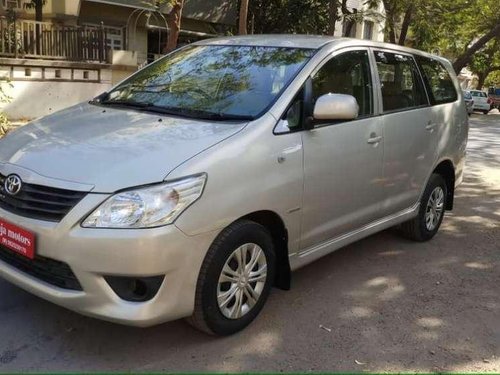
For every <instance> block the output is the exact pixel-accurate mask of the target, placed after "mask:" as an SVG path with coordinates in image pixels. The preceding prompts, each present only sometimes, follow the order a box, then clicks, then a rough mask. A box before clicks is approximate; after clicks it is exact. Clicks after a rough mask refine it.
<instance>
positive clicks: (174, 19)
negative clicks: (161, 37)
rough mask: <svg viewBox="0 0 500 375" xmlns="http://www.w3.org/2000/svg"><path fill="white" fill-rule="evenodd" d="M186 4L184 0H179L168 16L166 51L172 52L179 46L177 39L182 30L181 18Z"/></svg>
mask: <svg viewBox="0 0 500 375" xmlns="http://www.w3.org/2000/svg"><path fill="white" fill-rule="evenodd" d="M183 6H184V0H177V1H176V2H175V3H174V5H173V7H172V10H171V11H170V14H169V15H168V17H167V23H168V28H169V30H168V38H167V46H166V48H165V53H169V52H172V51H173V50H175V49H176V48H177V41H178V40H179V33H180V31H181V19H182V8H183Z"/></svg>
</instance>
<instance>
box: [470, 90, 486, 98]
mask: <svg viewBox="0 0 500 375" xmlns="http://www.w3.org/2000/svg"><path fill="white" fill-rule="evenodd" d="M471 94H472V96H475V97H478V98H487V97H488V95H486V93H485V92H482V91H471Z"/></svg>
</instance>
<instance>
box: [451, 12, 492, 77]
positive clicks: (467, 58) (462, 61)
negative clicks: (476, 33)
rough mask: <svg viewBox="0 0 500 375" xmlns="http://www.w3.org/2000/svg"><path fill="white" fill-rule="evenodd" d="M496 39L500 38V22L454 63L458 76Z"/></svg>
mask: <svg viewBox="0 0 500 375" xmlns="http://www.w3.org/2000/svg"><path fill="white" fill-rule="evenodd" d="M495 37H500V21H498V23H497V24H496V25H495V27H493V29H491V30H490V31H489V32H488V33H486V34H484V35H483V36H482V37H481V38H479V39H478V40H477V42H475V43H474V44H473V45H472V46H470V47H468V48H467V50H466V51H465V52H464V53H462V54H461V55H460V56H459V57H457V59H456V60H455V62H454V63H453V68H454V69H455V72H456V73H457V74H460V71H461V70H462V69H463V68H465V67H466V66H467V64H469V63H470V62H471V61H472V58H473V57H474V54H475V53H476V52H477V51H479V50H480V49H481V48H483V47H484V46H485V44H486V43H488V42H489V41H490V40H491V39H493V38H495Z"/></svg>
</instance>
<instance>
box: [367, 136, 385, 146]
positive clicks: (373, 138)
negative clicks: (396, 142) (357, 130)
mask: <svg viewBox="0 0 500 375" xmlns="http://www.w3.org/2000/svg"><path fill="white" fill-rule="evenodd" d="M370 137H371V138H369V139H368V141H367V142H368V144H369V145H376V144H377V143H380V141H381V140H382V136H380V135H379V136H377V135H375V134H371V135H370Z"/></svg>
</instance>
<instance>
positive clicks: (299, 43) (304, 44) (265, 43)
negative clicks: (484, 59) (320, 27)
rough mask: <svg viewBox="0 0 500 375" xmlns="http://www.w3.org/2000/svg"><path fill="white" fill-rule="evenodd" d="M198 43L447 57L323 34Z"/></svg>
mask: <svg viewBox="0 0 500 375" xmlns="http://www.w3.org/2000/svg"><path fill="white" fill-rule="evenodd" d="M194 44H196V45H216V46H258V47H288V48H307V49H315V50H318V49H321V48H323V47H325V46H326V45H333V44H335V45H337V46H339V47H350V46H360V47H361V46H364V47H377V48H386V49H393V50H397V51H401V52H406V53H411V54H418V55H421V56H426V57H432V58H435V59H439V60H444V61H446V59H444V58H442V57H440V56H436V55H431V54H429V53H426V52H423V51H419V50H416V49H413V48H408V47H403V46H400V45H397V44H391V43H381V42H374V41H371V40H366V39H354V38H343V37H342V38H341V37H333V36H322V35H300V34H259V35H244V36H228V37H219V38H212V39H204V40H201V41H199V42H196V43H194Z"/></svg>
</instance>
